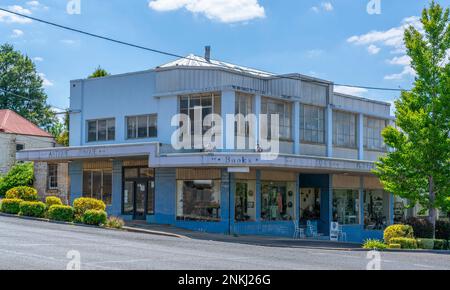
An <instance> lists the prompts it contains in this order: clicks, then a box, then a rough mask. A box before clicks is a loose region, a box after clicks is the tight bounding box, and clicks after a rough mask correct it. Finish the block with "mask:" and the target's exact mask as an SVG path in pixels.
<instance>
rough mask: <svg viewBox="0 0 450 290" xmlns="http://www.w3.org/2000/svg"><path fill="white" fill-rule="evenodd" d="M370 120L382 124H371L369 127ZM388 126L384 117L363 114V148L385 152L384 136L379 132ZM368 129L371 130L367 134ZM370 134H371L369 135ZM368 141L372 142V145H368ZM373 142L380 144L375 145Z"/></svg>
mask: <svg viewBox="0 0 450 290" xmlns="http://www.w3.org/2000/svg"><path fill="white" fill-rule="evenodd" d="M370 121H372V122H376V123H377V125H381V124H384V126H381V127H379V126H372V127H369V123H370ZM387 126H388V122H387V121H386V120H384V119H380V118H375V117H370V116H364V120H363V130H364V141H363V142H364V149H365V150H367V151H380V152H385V151H386V150H387V146H386V143H385V142H384V138H383V136H382V135H381V132H382V131H383V130H384V129H385V128H386V127H387ZM369 130H371V134H369ZM369 135H371V136H369ZM370 141H371V142H372V146H371V147H369V143H370ZM373 144H380V146H375V145H373Z"/></svg>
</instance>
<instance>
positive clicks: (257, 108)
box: [253, 95, 261, 144]
mask: <svg viewBox="0 0 450 290" xmlns="http://www.w3.org/2000/svg"><path fill="white" fill-rule="evenodd" d="M254 112H255V115H256V124H255V125H256V126H255V132H253V134H254V136H255V143H256V144H259V143H260V142H259V120H260V114H261V95H256V96H255V108H254Z"/></svg>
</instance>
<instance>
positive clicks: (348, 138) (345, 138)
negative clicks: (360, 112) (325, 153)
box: [333, 111, 356, 148]
mask: <svg viewBox="0 0 450 290" xmlns="http://www.w3.org/2000/svg"><path fill="white" fill-rule="evenodd" d="M333 145H335V146H340V147H348V148H356V115H355V114H351V113H345V112H339V111H334V112H333Z"/></svg>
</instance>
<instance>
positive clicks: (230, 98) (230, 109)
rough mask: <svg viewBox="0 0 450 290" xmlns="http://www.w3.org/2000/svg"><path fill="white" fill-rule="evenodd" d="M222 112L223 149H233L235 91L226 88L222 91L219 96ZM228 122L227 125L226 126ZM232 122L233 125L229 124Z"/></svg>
mask: <svg viewBox="0 0 450 290" xmlns="http://www.w3.org/2000/svg"><path fill="white" fill-rule="evenodd" d="M221 110H222V112H221V114H222V122H223V124H222V146H223V149H225V150H234V145H235V144H234V139H235V137H234V136H235V132H234V120H235V114H236V92H235V91H233V90H226V91H223V92H222V97H221ZM231 120H233V122H232V123H231ZM228 123H229V126H228ZM231 124H233V125H231Z"/></svg>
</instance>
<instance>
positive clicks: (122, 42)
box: [0, 8, 406, 92]
mask: <svg viewBox="0 0 450 290" xmlns="http://www.w3.org/2000/svg"><path fill="white" fill-rule="evenodd" d="M0 10H1V11H4V12H7V13H11V14H14V15H17V16H21V17H24V18H27V19H30V20H34V21H37V22H40V23H44V24H47V25H50V26H54V27H57V28H61V29H64V30H69V31H72V32H76V33H80V34H84V35H87V36H91V37H94V38H99V39H103V40H106V41H110V42H114V43H117V44H121V45H125V46H130V47H134V48H138V49H142V50H146V51H150V52H153V53H158V54H162V55H166V56H171V57H176V58H181V59H187V60H191V59H190V58H189V57H186V56H182V55H179V54H176V53H171V52H167V51H163V50H158V49H154V48H149V47H145V46H142V45H137V44H133V43H130V42H126V41H122V40H118V39H114V38H110V37H106V36H102V35H99V34H95V33H91V32H87V31H83V30H80V29H76V28H72V27H69V26H64V25H61V24H58V23H54V22H50V21H47V20H43V19H39V18H36V17H32V16H28V15H24V14H21V13H17V12H14V11H10V10H7V9H4V8H0ZM196 61H198V62H202V63H206V64H208V65H213V66H218V67H222V68H226V69H230V68H229V67H228V66H225V65H223V64H220V63H219V64H213V63H210V62H208V61H203V60H201V59H198V60H197V59H196ZM273 77H275V78H280V79H291V80H299V78H298V77H291V76H286V75H280V74H273ZM307 82H312V83H318V82H317V81H310V80H308V81H307ZM335 85H337V86H342V87H349V88H360V89H369V90H380V91H395V92H402V91H406V90H404V89H396V88H383V87H370V86H358V85H348V84H335Z"/></svg>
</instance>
